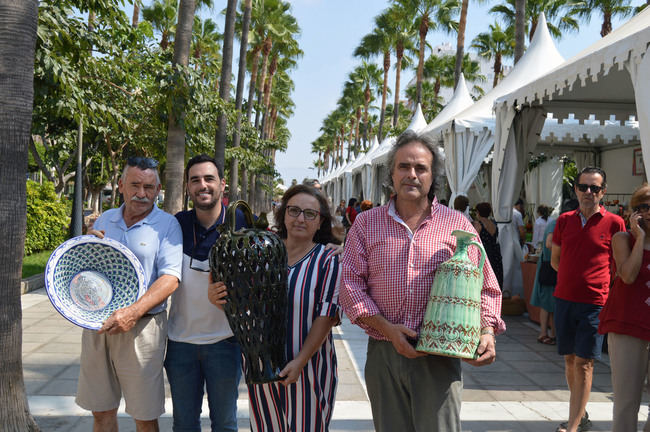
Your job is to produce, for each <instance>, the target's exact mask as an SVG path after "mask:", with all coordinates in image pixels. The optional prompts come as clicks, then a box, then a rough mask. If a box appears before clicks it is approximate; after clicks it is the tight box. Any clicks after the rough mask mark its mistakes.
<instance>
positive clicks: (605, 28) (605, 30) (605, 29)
mask: <svg viewBox="0 0 650 432" xmlns="http://www.w3.org/2000/svg"><path fill="white" fill-rule="evenodd" d="M611 32H612V12H611V11H603V25H602V26H601V27H600V35H601V36H602V37H605V36H607V35H608V34H610V33H611Z"/></svg>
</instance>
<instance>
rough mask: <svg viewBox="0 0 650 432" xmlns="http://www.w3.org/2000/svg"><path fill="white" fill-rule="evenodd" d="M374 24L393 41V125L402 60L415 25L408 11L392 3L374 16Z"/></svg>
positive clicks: (413, 34)
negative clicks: (394, 60)
mask: <svg viewBox="0 0 650 432" xmlns="http://www.w3.org/2000/svg"><path fill="white" fill-rule="evenodd" d="M375 25H376V26H377V27H379V28H381V29H383V30H384V31H385V32H386V34H387V35H388V36H389V38H390V39H391V41H392V42H393V47H394V49H395V57H396V59H397V61H396V63H395V102H394V104H393V107H394V109H393V127H395V126H396V125H397V122H398V119H399V87H400V79H401V72H402V66H403V65H402V62H404V61H405V60H407V61H408V59H405V51H412V50H413V48H414V46H413V39H414V38H415V35H416V30H415V27H414V26H413V23H412V21H411V17H410V16H409V14H408V11H407V10H406V9H405V8H403V7H401V6H400V5H393V6H391V7H390V8H388V9H387V10H386V11H384V12H383V13H382V14H381V15H379V16H378V17H376V18H375Z"/></svg>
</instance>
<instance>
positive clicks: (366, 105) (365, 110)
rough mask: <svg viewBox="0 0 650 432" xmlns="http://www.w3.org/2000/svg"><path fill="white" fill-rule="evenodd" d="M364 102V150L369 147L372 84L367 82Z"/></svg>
mask: <svg viewBox="0 0 650 432" xmlns="http://www.w3.org/2000/svg"><path fill="white" fill-rule="evenodd" d="M363 96H364V102H365V103H364V104H363V148H364V150H367V149H368V109H369V107H370V96H371V94H370V85H369V84H366V89H365V91H364V93H363Z"/></svg>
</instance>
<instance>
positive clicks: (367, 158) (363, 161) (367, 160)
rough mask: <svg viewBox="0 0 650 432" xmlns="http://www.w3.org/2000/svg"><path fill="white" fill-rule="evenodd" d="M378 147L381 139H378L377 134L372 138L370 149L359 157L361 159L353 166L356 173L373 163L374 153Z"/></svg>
mask: <svg viewBox="0 0 650 432" xmlns="http://www.w3.org/2000/svg"><path fill="white" fill-rule="evenodd" d="M378 148H379V141H377V136H375V137H373V139H372V145H371V146H370V148H369V149H368V151H367V152H366V153H364V154H363V156H361V157H359V159H357V161H356V162H355V163H354V165H353V166H352V172H353V173H354V172H357V171H359V170H361V169H362V168H363V166H364V165H370V164H371V163H372V156H373V153H375V152H376V151H377V149H378Z"/></svg>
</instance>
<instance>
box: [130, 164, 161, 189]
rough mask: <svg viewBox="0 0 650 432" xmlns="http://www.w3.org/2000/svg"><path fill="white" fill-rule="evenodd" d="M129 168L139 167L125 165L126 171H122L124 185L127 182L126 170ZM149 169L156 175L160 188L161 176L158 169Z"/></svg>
mask: <svg viewBox="0 0 650 432" xmlns="http://www.w3.org/2000/svg"><path fill="white" fill-rule="evenodd" d="M129 168H139V167H137V166H135V167H133V166H131V165H129V164H125V165H124V169H123V170H122V177H121V179H122V183H124V182H125V181H126V170H128V169H129ZM140 169H141V168H140ZM147 169H150V170H151V171H153V172H154V173H155V174H156V186H158V185H159V184H160V174H158V168H157V167H156V168H147Z"/></svg>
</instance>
